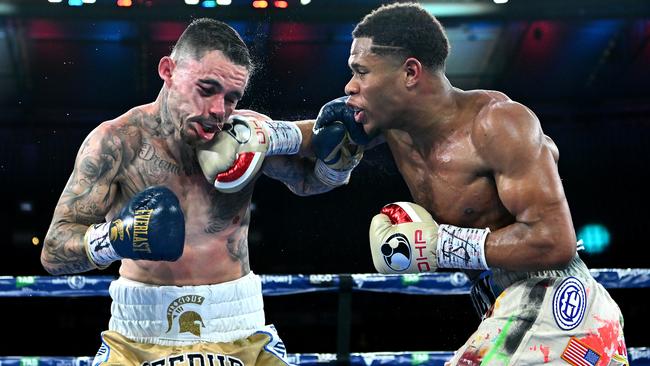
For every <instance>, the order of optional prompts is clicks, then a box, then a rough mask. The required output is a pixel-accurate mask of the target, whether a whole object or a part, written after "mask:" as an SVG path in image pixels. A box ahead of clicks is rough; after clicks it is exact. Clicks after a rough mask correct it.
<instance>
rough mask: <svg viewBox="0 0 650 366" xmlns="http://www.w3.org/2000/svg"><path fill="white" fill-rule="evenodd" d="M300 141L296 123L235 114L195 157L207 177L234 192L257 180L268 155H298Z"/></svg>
mask: <svg viewBox="0 0 650 366" xmlns="http://www.w3.org/2000/svg"><path fill="white" fill-rule="evenodd" d="M301 142H302V134H301V132H300V129H299V128H298V127H297V126H296V125H295V124H294V123H291V122H283V121H271V120H269V121H261V120H259V119H256V118H253V117H248V116H242V115H233V116H231V117H230V118H229V119H228V122H227V123H225V124H224V127H223V129H222V131H221V132H220V133H219V134H217V135H216V136H215V138H214V139H213V140H212V141H210V142H208V143H207V144H204V145H201V146H199V147H198V148H197V151H196V154H197V158H198V160H199V165H200V166H201V170H202V171H203V175H204V176H205V178H206V179H207V180H208V181H209V182H210V183H211V184H213V185H214V187H215V188H216V189H218V190H219V191H221V192H225V193H233V192H238V191H240V190H241V189H242V188H244V187H245V186H246V185H248V184H249V183H250V182H251V181H252V180H253V179H254V178H255V176H256V174H257V172H258V171H259V170H260V168H261V167H262V162H263V161H264V157H265V156H266V155H290V154H296V153H297V152H298V150H299V149H300V144H301Z"/></svg>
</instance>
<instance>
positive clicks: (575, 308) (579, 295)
mask: <svg viewBox="0 0 650 366" xmlns="http://www.w3.org/2000/svg"><path fill="white" fill-rule="evenodd" d="M586 308H587V292H586V291H585V286H584V285H583V284H582V282H580V280H579V279H577V278H575V277H568V278H566V279H564V280H563V281H562V283H560V285H559V286H558V287H557V289H556V290H555V294H553V317H554V318H555V323H557V326H558V327H560V329H563V330H571V329H574V328H575V327H577V326H578V325H580V323H581V322H582V318H583V317H584V316H585V309H586Z"/></svg>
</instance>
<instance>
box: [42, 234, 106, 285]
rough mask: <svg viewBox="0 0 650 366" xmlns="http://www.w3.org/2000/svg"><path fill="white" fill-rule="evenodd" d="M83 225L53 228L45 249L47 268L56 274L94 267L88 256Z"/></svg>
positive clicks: (82, 270) (81, 270) (88, 269)
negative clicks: (84, 243)
mask: <svg viewBox="0 0 650 366" xmlns="http://www.w3.org/2000/svg"><path fill="white" fill-rule="evenodd" d="M83 229H84V227H83V226H79V228H78V229H77V228H74V227H69V226H66V227H58V228H53V229H51V232H50V233H49V235H48V236H49V237H50V240H49V243H50V244H51V245H46V246H45V247H44V248H43V250H44V251H45V254H46V255H44V256H43V258H44V261H43V264H44V266H45V267H46V268H47V270H48V271H49V272H50V273H52V274H55V275H58V274H67V273H79V272H86V271H90V270H91V269H93V268H94V267H93V265H92V264H91V263H90V261H89V260H88V257H87V256H86V252H85V248H84V245H83V235H84V233H85V231H84V230H83Z"/></svg>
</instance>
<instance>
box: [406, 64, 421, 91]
mask: <svg viewBox="0 0 650 366" xmlns="http://www.w3.org/2000/svg"><path fill="white" fill-rule="evenodd" d="M402 67H403V69H404V77H405V79H404V81H405V85H406V87H407V88H413V87H415V86H416V85H417V83H418V82H419V81H420V78H421V77H422V72H423V69H422V64H421V63H420V61H418V59H416V58H413V57H409V58H407V59H406V61H404V64H403V65H402Z"/></svg>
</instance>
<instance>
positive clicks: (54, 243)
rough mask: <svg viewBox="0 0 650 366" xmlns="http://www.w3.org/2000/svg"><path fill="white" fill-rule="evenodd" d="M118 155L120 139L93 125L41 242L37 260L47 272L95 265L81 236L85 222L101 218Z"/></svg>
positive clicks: (112, 188) (108, 201) (113, 187)
mask: <svg viewBox="0 0 650 366" xmlns="http://www.w3.org/2000/svg"><path fill="white" fill-rule="evenodd" d="M121 159H122V152H121V142H120V140H119V138H118V137H117V136H116V135H115V134H113V133H112V132H111V130H110V127H109V126H108V125H107V124H102V125H100V126H99V127H97V128H96V129H95V130H94V131H93V132H91V133H90V135H88V137H87V138H86V140H85V141H84V143H83V144H82V146H81V148H80V149H79V153H78V154H77V158H76V160H75V165H74V170H73V171H72V175H71V176H70V178H69V179H68V183H67V184H66V186H65V188H64V190H63V193H62V194H61V197H60V198H59V202H58V203H57V205H56V208H55V210H54V216H53V218H52V223H51V224H50V228H49V230H48V232H47V235H46V237H45V240H44V243H43V250H42V252H41V263H42V264H43V267H44V268H45V270H47V271H48V272H49V273H51V274H66V273H79V272H84V271H89V270H91V269H94V268H95V266H94V265H93V264H91V262H90V261H89V259H88V257H87V255H86V251H85V247H84V243H83V237H84V234H85V232H86V230H87V229H88V226H90V225H91V224H94V223H99V222H103V221H104V220H105V215H106V213H107V212H108V210H109V208H110V204H111V202H112V201H113V198H114V196H115V190H116V185H115V184H114V182H113V181H114V179H115V176H116V174H117V170H118V168H119V165H120V161H121Z"/></svg>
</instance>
